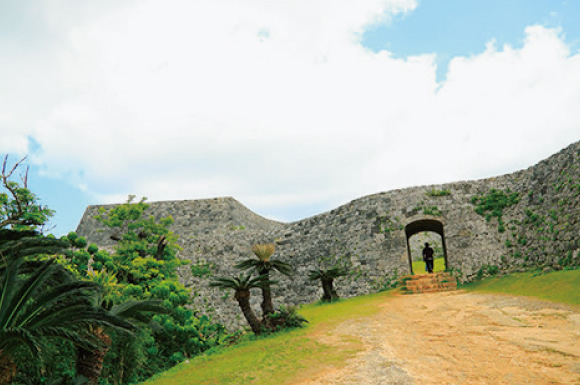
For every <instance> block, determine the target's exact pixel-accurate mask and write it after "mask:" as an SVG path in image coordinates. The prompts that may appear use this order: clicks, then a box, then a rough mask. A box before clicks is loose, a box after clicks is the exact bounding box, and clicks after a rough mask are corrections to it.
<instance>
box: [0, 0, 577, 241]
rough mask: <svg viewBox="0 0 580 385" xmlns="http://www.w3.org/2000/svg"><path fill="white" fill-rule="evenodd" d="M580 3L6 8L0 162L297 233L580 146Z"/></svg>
mask: <svg viewBox="0 0 580 385" xmlns="http://www.w3.org/2000/svg"><path fill="white" fill-rule="evenodd" d="M578 20H580V1H579V0H566V1H564V0H534V1H528V0H472V1H464V0H356V1H355V0H333V1H328V0H277V1H268V0H122V1H119V0H87V1H76V0H52V1H41V0H1V1H0V154H9V155H10V160H12V161H16V160H17V159H18V158H19V157H22V156H24V155H26V154H27V155H28V164H29V166H30V168H31V171H30V177H29V186H30V187H31V188H32V190H33V191H34V192H36V193H37V195H39V196H40V198H41V201H42V203H44V204H47V205H48V206H50V207H51V208H53V209H55V210H56V211H57V213H56V216H55V218H54V220H53V225H54V226H56V227H55V228H54V230H53V232H54V233H57V234H62V233H66V232H68V231H70V230H74V229H75V228H76V226H77V224H78V222H79V220H80V218H81V216H82V214H83V212H84V209H85V208H86V206H87V205H89V204H99V203H112V202H123V201H124V200H125V199H126V197H127V195H128V194H135V195H137V196H139V197H140V196H146V197H148V199H149V200H150V201H155V200H173V199H200V198H209V197H217V196H233V197H235V198H236V199H238V200H239V201H240V202H242V203H243V204H245V205H246V206H248V207H250V208H251V209H252V210H254V211H256V212H257V213H259V214H261V215H264V216H266V217H269V218H273V219H278V220H282V221H293V220H298V219H302V218H305V217H308V216H311V215H315V214H318V213H321V212H324V211H326V210H329V209H332V208H334V207H336V206H338V205H340V204H343V203H346V202H348V201H350V200H352V199H355V198H358V197H360V196H363V195H367V194H372V193H376V192H381V191H387V190H391V189H395V188H401V187H409V186H415V185H424V184H432V183H445V182H453V181H458V180H466V179H478V178H485V177H490V176H495V175H499V174H504V173H509V172H513V171H516V170H519V169H522V168H527V167H529V166H531V165H533V164H535V163H536V162H538V161H539V160H541V159H544V158H546V157H548V156H549V155H551V154H552V153H555V152H557V151H559V150H560V149H562V148H564V147H566V146H567V145H569V144H570V143H572V142H575V141H577V140H580V108H579V106H580V23H578Z"/></svg>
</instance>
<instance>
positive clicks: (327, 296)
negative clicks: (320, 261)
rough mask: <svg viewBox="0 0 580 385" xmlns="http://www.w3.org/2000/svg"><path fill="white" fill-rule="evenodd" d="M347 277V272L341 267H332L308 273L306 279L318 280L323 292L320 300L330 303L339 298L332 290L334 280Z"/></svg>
mask: <svg viewBox="0 0 580 385" xmlns="http://www.w3.org/2000/svg"><path fill="white" fill-rule="evenodd" d="M347 275H348V271H347V270H345V269H343V268H341V267H332V268H329V269H323V268H317V269H313V270H310V271H309V272H308V279H310V280H311V281H317V280H320V282H321V284H322V291H323V295H322V300H323V301H325V302H331V301H334V300H337V299H338V298H339V296H338V294H337V293H336V290H335V289H334V280H335V279H336V278H338V277H344V276H347Z"/></svg>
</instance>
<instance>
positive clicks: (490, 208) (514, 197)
mask: <svg viewBox="0 0 580 385" xmlns="http://www.w3.org/2000/svg"><path fill="white" fill-rule="evenodd" d="M519 201H520V198H519V194H518V193H516V192H514V193H512V192H511V190H510V189H509V188H508V189H507V190H506V191H503V190H497V189H491V190H490V191H489V193H487V194H486V195H476V196H473V197H472V198H471V203H472V204H473V205H475V209H474V210H475V212H476V213H478V214H479V215H482V216H484V217H485V220H486V221H488V222H489V221H490V220H491V218H493V217H495V218H497V221H498V231H499V232H500V233H503V232H504V231H505V225H504V223H503V220H502V215H503V210H504V209H506V208H508V207H510V206H513V205H515V204H517V203H518V202H519Z"/></svg>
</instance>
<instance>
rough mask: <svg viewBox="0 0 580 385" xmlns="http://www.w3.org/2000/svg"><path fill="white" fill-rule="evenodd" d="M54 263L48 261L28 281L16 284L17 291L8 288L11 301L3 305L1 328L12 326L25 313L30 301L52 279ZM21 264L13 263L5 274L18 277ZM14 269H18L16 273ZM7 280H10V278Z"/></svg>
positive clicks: (16, 261) (19, 262)
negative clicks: (17, 317) (18, 316)
mask: <svg viewBox="0 0 580 385" xmlns="http://www.w3.org/2000/svg"><path fill="white" fill-rule="evenodd" d="M53 262H54V260H47V261H46V262H44V263H43V264H42V266H41V267H40V268H38V269H37V270H36V271H35V272H34V274H32V275H31V276H30V277H29V278H28V279H26V280H25V281H20V282H18V283H17V284H16V287H17V290H13V288H9V289H8V288H7V290H6V291H8V292H9V293H10V294H8V296H9V297H10V298H9V301H7V302H6V303H3V304H2V305H5V306H3V308H2V309H1V311H2V313H0V327H3V326H4V327H8V326H10V324H11V323H12V321H13V320H14V319H15V317H16V315H17V314H18V313H19V312H21V311H23V308H24V307H25V306H26V305H27V303H28V301H29V300H30V299H31V298H32V296H33V295H34V294H35V293H36V292H37V290H39V289H40V288H41V286H42V285H43V284H44V283H45V282H46V280H47V279H48V278H49V277H50V273H51V265H52V263H53ZM20 264H21V261H18V260H15V261H12V262H11V263H10V264H9V265H8V268H7V269H6V271H5V272H4V275H5V276H6V274H15V275H16V276H17V274H18V273H17V269H18V266H19V265H20ZM14 269H16V271H14ZM7 279H10V278H9V277H8V278H7Z"/></svg>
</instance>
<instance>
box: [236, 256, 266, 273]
mask: <svg viewBox="0 0 580 385" xmlns="http://www.w3.org/2000/svg"><path fill="white" fill-rule="evenodd" d="M262 265H263V261H261V260H259V259H254V258H251V259H246V260H243V261H241V262H238V263H236V264H235V265H234V267H235V268H236V269H238V270H250V269H251V270H258V269H260V267H261V266H262Z"/></svg>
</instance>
